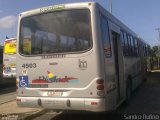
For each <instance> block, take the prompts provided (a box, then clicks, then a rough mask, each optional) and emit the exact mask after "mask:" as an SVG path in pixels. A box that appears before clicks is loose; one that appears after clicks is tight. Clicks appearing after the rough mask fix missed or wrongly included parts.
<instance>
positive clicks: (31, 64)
mask: <svg viewBox="0 0 160 120" xmlns="http://www.w3.org/2000/svg"><path fill="white" fill-rule="evenodd" d="M36 66H37V65H36V63H26V64H23V65H22V67H23V68H36Z"/></svg>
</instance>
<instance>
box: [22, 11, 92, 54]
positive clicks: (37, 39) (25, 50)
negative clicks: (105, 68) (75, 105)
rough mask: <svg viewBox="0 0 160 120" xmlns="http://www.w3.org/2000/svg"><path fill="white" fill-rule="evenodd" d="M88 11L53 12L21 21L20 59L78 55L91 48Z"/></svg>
mask: <svg viewBox="0 0 160 120" xmlns="http://www.w3.org/2000/svg"><path fill="white" fill-rule="evenodd" d="M91 36H92V35H91V21H90V11H89V10H88V9H75V10H64V11H54V12H48V13H42V14H37V15H34V16H29V17H25V18H22V20H21V27H20V43H19V52H20V53H21V54H23V55H38V54H50V53H66V52H80V51H86V50H88V49H90V48H91V45H92V37H91Z"/></svg>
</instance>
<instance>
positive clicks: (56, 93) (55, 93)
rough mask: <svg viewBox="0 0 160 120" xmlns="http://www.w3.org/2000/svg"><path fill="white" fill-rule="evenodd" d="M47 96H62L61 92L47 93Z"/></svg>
mask: <svg viewBox="0 0 160 120" xmlns="http://www.w3.org/2000/svg"><path fill="white" fill-rule="evenodd" d="M47 95H48V96H62V92H57V91H48V92H47Z"/></svg>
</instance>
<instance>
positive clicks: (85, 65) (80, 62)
mask: <svg viewBox="0 0 160 120" xmlns="http://www.w3.org/2000/svg"><path fill="white" fill-rule="evenodd" d="M79 68H87V61H85V60H81V59H79Z"/></svg>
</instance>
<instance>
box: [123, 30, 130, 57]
mask: <svg viewBox="0 0 160 120" xmlns="http://www.w3.org/2000/svg"><path fill="white" fill-rule="evenodd" d="M123 36H124V44H125V45H124V47H125V48H124V55H125V56H128V55H129V51H128V48H129V47H128V41H127V40H128V39H127V33H126V32H124V34H123Z"/></svg>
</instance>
